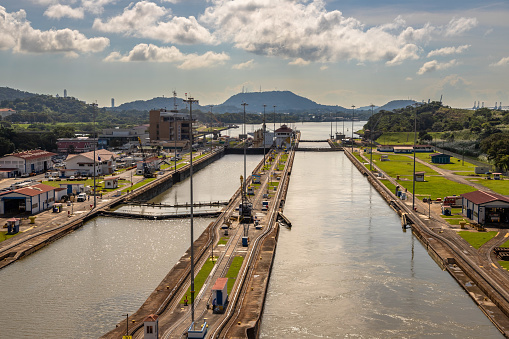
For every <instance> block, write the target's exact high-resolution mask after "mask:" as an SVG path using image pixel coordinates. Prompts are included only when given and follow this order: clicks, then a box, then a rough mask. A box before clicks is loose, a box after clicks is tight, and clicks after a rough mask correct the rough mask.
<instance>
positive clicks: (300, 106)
mask: <svg viewBox="0 0 509 339" xmlns="http://www.w3.org/2000/svg"><path fill="white" fill-rule="evenodd" d="M244 102H245V103H247V104H248V105H247V106H246V112H247V113H261V112H263V105H264V104H265V105H267V106H266V107H265V111H266V112H267V113H271V112H273V111H274V106H276V107H275V110H276V112H287V113H318V112H321V113H327V112H333V113H335V112H340V111H343V112H344V111H347V112H348V111H349V110H350V108H344V107H342V106H330V105H322V104H319V103H317V102H314V101H312V100H310V99H308V98H305V97H303V96H300V95H297V94H295V93H293V92H290V91H268V92H249V93H238V94H235V95H233V96H231V97H230V98H229V99H228V100H226V101H225V102H223V103H222V104H219V105H213V107H212V112H214V113H239V112H242V111H243V107H242V103H244ZM414 102H415V101H413V100H393V101H391V102H389V103H387V104H385V105H383V106H381V107H379V106H375V107H374V111H375V112H378V111H379V110H382V109H383V110H387V111H392V110H393V109H398V108H404V107H406V106H408V105H412V104H413V103H414ZM177 106H178V109H179V110H181V109H185V108H186V104H185V103H184V102H183V99H182V98H177ZM193 107H194V108H195V109H197V110H201V111H202V112H208V111H210V106H209V105H203V103H202V105H196V106H195V105H193ZM159 108H166V109H168V110H169V109H173V98H172V97H168V98H163V97H157V98H153V99H150V100H137V101H132V102H128V103H124V104H122V105H120V106H117V107H115V108H113V110H126V111H129V110H138V111H149V110H151V109H159ZM107 109H108V110H111V108H107ZM356 111H357V112H361V111H365V112H371V107H369V106H364V107H359V108H357V109H356Z"/></svg>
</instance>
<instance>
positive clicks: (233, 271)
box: [226, 256, 244, 294]
mask: <svg viewBox="0 0 509 339" xmlns="http://www.w3.org/2000/svg"><path fill="white" fill-rule="evenodd" d="M242 262H244V257H240V256H237V257H235V258H233V260H232V263H231V265H230V268H229V269H228V273H226V278H228V294H230V292H231V291H232V288H233V285H234V284H235V281H236V280H237V275H239V271H240V267H241V266H242Z"/></svg>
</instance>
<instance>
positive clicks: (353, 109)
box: [352, 105, 355, 155]
mask: <svg viewBox="0 0 509 339" xmlns="http://www.w3.org/2000/svg"><path fill="white" fill-rule="evenodd" d="M354 114H355V105H352V155H353V118H354Z"/></svg>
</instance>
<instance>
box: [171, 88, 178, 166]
mask: <svg viewBox="0 0 509 339" xmlns="http://www.w3.org/2000/svg"><path fill="white" fill-rule="evenodd" d="M178 112H179V110H178V106H177V91H175V90H174V91H173V111H172V113H173V141H174V146H175V147H174V148H175V149H174V151H175V156H174V157H173V161H174V164H175V173H176V172H177V113H178ZM170 161H171V159H170Z"/></svg>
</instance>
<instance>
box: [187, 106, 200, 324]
mask: <svg viewBox="0 0 509 339" xmlns="http://www.w3.org/2000/svg"><path fill="white" fill-rule="evenodd" d="M184 102H186V103H188V104H189V120H190V121H191V132H190V133H189V141H190V148H191V150H190V156H189V184H190V187H191V196H190V197H191V204H190V206H191V211H190V212H191V322H192V324H193V325H194V292H195V291H194V246H193V242H194V234H193V222H194V218H193V216H194V215H193V212H194V211H193V103H198V100H195V99H194V98H193V97H191V96H190V97H189V98H186V100H184Z"/></svg>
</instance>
